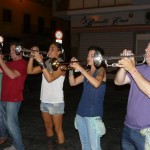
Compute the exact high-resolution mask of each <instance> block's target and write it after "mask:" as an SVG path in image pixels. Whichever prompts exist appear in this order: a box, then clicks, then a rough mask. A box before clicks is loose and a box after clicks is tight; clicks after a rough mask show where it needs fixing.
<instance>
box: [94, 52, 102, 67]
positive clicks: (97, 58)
mask: <svg viewBox="0 0 150 150" xmlns="http://www.w3.org/2000/svg"><path fill="white" fill-rule="evenodd" d="M93 61H94V65H95V66H96V67H99V66H100V65H101V63H102V61H103V57H102V55H101V53H100V52H99V51H95V53H94V60H93Z"/></svg>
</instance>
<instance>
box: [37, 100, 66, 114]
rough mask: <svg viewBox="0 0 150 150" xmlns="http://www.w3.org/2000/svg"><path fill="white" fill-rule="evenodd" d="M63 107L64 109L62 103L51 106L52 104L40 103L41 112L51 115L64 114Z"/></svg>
mask: <svg viewBox="0 0 150 150" xmlns="http://www.w3.org/2000/svg"><path fill="white" fill-rule="evenodd" d="M64 107H65V104H64V103H56V104H52V103H43V102H41V105H40V110H41V111H42V112H48V113H49V114H51V115H54V114H64Z"/></svg>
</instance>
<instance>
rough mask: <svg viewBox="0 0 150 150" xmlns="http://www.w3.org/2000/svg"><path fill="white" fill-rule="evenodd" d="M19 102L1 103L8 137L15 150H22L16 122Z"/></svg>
mask: <svg viewBox="0 0 150 150" xmlns="http://www.w3.org/2000/svg"><path fill="white" fill-rule="evenodd" d="M20 106H21V102H2V112H3V117H4V121H5V123H6V126H7V129H8V132H9V135H10V136H11V138H12V141H13V145H14V147H15V148H16V149H17V150H24V145H23V142H22V135H21V130H20V127H19V121H18V112H19V109H20Z"/></svg>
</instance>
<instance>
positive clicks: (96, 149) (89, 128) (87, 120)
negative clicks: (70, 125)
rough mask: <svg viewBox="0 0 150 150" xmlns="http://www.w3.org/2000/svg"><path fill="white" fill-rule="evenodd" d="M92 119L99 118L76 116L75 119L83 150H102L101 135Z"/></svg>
mask: <svg viewBox="0 0 150 150" xmlns="http://www.w3.org/2000/svg"><path fill="white" fill-rule="evenodd" d="M91 118H92V119H94V118H97V117H81V116H79V115H76V118H75V127H76V129H77V130H78V132H79V136H80V141H81V144H82V150H101V145H100V139H101V138H100V137H101V135H100V134H99V132H98V131H97V130H96V128H95V127H94V126H95V125H94V123H93V121H91ZM99 119H100V117H99Z"/></svg>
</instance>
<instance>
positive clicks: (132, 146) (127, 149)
mask: <svg viewBox="0 0 150 150" xmlns="http://www.w3.org/2000/svg"><path fill="white" fill-rule="evenodd" d="M121 145H122V150H144V149H145V148H144V145H145V136H143V135H142V134H141V133H140V129H131V128H129V127H127V126H124V128H123V131H122V141H121Z"/></svg>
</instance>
